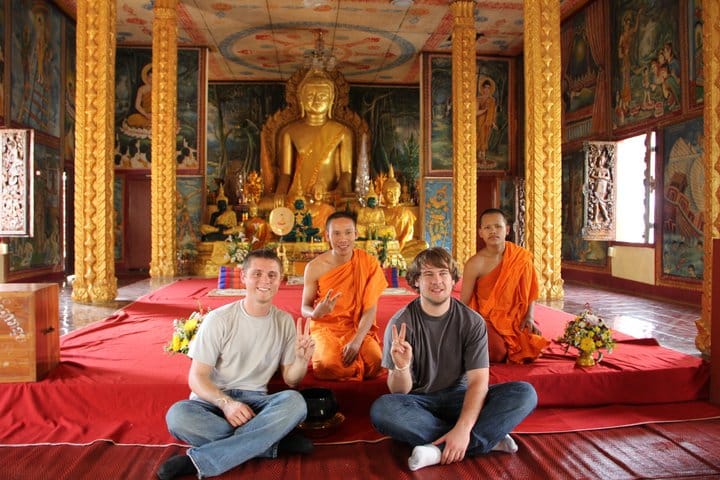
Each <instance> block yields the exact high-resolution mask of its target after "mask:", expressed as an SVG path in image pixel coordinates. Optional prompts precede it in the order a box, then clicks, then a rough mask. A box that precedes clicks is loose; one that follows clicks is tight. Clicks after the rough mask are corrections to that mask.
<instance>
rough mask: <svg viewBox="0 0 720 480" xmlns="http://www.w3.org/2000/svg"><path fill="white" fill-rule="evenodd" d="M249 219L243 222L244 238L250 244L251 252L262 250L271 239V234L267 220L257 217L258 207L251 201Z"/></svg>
mask: <svg viewBox="0 0 720 480" xmlns="http://www.w3.org/2000/svg"><path fill="white" fill-rule="evenodd" d="M248 209H249V212H248V213H249V218H248V219H247V220H245V221H244V222H243V229H244V231H245V238H246V239H247V241H248V242H250V248H251V249H252V250H254V249H257V248H263V247H264V246H265V245H266V244H267V243H268V242H270V241H271V240H272V239H273V233H272V230H271V229H270V224H269V223H268V221H267V220H265V219H264V218H262V217H261V216H259V214H258V205H257V203H256V202H255V201H254V199H253V200H251V201H250V205H249V206H248Z"/></svg>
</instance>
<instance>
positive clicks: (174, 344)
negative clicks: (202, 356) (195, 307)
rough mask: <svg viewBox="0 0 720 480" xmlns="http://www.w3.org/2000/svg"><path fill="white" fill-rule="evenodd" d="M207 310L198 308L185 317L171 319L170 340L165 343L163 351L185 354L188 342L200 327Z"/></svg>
mask: <svg viewBox="0 0 720 480" xmlns="http://www.w3.org/2000/svg"><path fill="white" fill-rule="evenodd" d="M207 312H208V310H203V309H202V308H200V310H199V311H196V312H192V313H191V314H190V316H189V317H187V318H176V319H175V320H173V334H172V338H171V339H170V341H169V342H168V343H167V345H165V351H166V352H168V353H170V354H175V353H184V354H186V355H187V353H188V350H189V348H190V342H191V341H192V339H193V338H194V337H195V334H196V333H197V331H198V328H199V327H200V324H201V323H202V321H203V319H204V318H205V315H206V314H207Z"/></svg>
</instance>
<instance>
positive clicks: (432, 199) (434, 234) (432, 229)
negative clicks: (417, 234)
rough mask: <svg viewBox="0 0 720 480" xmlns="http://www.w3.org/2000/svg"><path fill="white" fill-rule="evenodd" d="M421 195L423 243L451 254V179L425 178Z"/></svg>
mask: <svg viewBox="0 0 720 480" xmlns="http://www.w3.org/2000/svg"><path fill="white" fill-rule="evenodd" d="M423 194H424V201H423V204H424V207H425V208H424V211H425V213H424V218H423V222H424V225H425V241H426V242H428V245H430V246H431V247H443V248H444V249H446V250H447V251H449V252H452V239H453V236H452V231H453V221H452V220H453V218H452V199H453V185H452V179H451V178H426V179H425V189H424V191H423Z"/></svg>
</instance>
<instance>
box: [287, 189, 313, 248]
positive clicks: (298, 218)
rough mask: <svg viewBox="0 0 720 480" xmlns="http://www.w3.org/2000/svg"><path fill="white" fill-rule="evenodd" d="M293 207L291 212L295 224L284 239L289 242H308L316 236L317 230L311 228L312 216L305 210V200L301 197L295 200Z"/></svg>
mask: <svg viewBox="0 0 720 480" xmlns="http://www.w3.org/2000/svg"><path fill="white" fill-rule="evenodd" d="M293 206H294V207H295V211H294V212H293V215H294V216H295V224H294V225H293V229H292V230H291V231H290V233H288V234H287V235H285V237H284V239H285V240H288V241H290V242H292V241H295V242H309V241H310V240H311V239H313V238H315V236H316V235H317V234H318V229H317V228H316V227H313V222H312V215H311V214H310V212H309V211H308V210H307V209H306V208H305V199H304V198H303V197H298V198H296V199H295V202H294V203H293Z"/></svg>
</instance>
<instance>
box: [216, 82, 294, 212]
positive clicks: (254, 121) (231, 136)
mask: <svg viewBox="0 0 720 480" xmlns="http://www.w3.org/2000/svg"><path fill="white" fill-rule="evenodd" d="M284 107H285V86H284V85H283V84H279V83H267V84H262V83H259V84H238V83H218V84H211V85H210V86H209V88H208V115H207V168H206V172H207V178H208V180H209V182H208V183H209V185H208V188H210V189H212V190H213V191H215V190H217V187H218V184H217V183H216V182H213V181H212V180H214V179H218V180H219V179H224V178H225V177H226V176H227V174H228V173H233V172H238V171H239V172H241V173H242V174H243V175H245V176H247V174H248V173H249V172H251V171H258V172H259V171H260V131H261V130H262V126H263V124H264V123H265V121H266V120H267V119H268V117H269V116H270V115H272V114H273V113H274V112H276V111H277V110H280V109H282V108H284ZM225 193H226V195H229V196H230V197H232V198H231V200H233V199H234V198H236V194H237V192H233V191H227V190H226V191H225Z"/></svg>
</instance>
